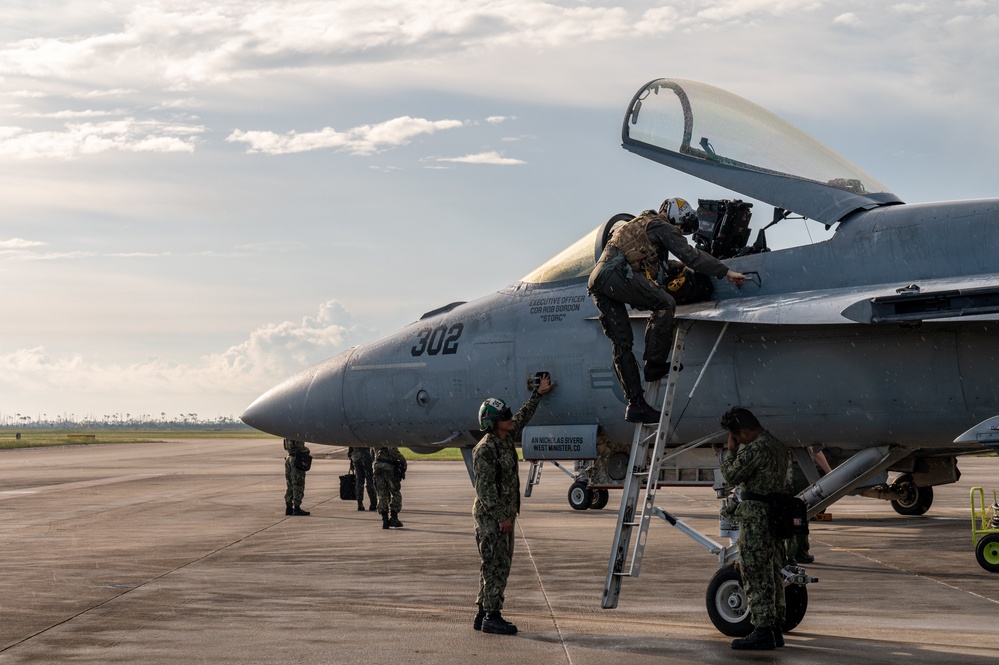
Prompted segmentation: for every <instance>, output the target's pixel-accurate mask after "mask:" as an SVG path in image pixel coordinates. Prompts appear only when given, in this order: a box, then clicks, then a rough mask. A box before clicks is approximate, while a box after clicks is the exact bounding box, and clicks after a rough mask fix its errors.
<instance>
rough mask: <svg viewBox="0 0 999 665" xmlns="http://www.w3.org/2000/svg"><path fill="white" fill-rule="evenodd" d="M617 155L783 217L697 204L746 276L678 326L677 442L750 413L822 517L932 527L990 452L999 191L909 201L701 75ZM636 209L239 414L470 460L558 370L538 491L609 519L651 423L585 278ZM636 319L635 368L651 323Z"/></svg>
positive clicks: (708, 469) (681, 472) (729, 589)
mask: <svg viewBox="0 0 999 665" xmlns="http://www.w3.org/2000/svg"><path fill="white" fill-rule="evenodd" d="M622 142H623V147H624V148H625V150H628V151H629V152H632V153H634V154H636V155H639V156H641V157H645V158H646V159H649V160H652V161H653V162H656V163H658V164H662V165H665V166H668V167H670V168H673V169H677V170H679V171H682V172H685V173H688V174H691V175H694V176H696V177H698V178H701V179H703V180H705V181H709V182H712V183H715V184H716V185H720V186H722V187H724V188H727V189H729V190H731V191H732V192H733V193H734V195H741V196H745V197H747V198H750V199H753V200H756V201H759V202H763V203H766V204H769V205H771V206H773V208H774V214H773V219H772V221H771V222H770V223H769V224H768V225H767V226H766V227H764V228H763V229H760V231H759V232H758V235H757V238H756V240H755V241H754V242H753V243H752V244H750V243H749V236H750V230H749V229H750V220H751V216H752V211H751V208H752V206H751V204H750V203H746V202H743V201H742V200H740V199H736V198H734V197H733V198H732V199H723V200H699V201H698V204H699V205H698V225H697V229H696V231H695V232H694V233H693V238H692V240H693V242H695V244H696V245H697V246H698V247H699V248H701V249H703V250H704V251H707V252H709V253H711V254H713V255H714V256H716V257H718V258H720V259H723V260H724V261H725V263H726V264H727V265H728V266H729V267H730V268H731V269H732V270H735V271H738V272H741V273H744V274H745V275H748V276H749V277H750V279H749V280H748V281H747V282H746V283H744V284H742V285H741V286H739V287H737V286H735V285H732V284H729V283H726V282H724V281H718V282H717V283H715V284H714V285H713V294H712V295H711V296H710V297H709V298H708V299H706V300H702V301H700V302H691V303H688V304H683V305H681V306H680V307H679V308H678V310H677V321H678V325H681V326H684V327H685V331H686V342H685V350H684V356H683V360H682V369H683V371H682V372H680V374H679V378H678V379H677V386H678V387H677V394H678V395H680V401H681V404H679V405H678V408H676V409H675V412H676V414H675V415H674V416H673V418H672V421H671V429H670V432H669V439H668V441H667V445H668V446H670V447H672V448H673V449H678V448H679V447H681V446H683V445H684V444H686V443H687V442H692V441H701V440H707V441H711V434H712V433H716V435H717V430H718V419H719V415H720V414H722V413H723V412H724V411H725V410H726V409H728V408H729V407H731V406H733V405H742V406H745V407H747V408H749V409H750V410H752V411H753V412H754V413H755V414H756V415H757V416H758V417H759V418H760V420H761V422H763V423H764V424H765V426H766V427H767V428H768V429H769V430H771V431H772V432H773V433H774V434H776V435H777V436H778V437H779V438H780V439H781V440H782V441H784V442H785V443H786V444H787V445H788V446H789V447H791V448H792V450H793V451H794V452H795V453H796V454H795V457H796V459H797V460H798V462H799V464H800V465H801V467H802V469H803V470H804V471H805V474H806V476H807V477H808V479H809V481H810V482H812V483H813V484H812V486H811V487H809V488H808V490H806V491H805V492H804V493H803V494H802V496H803V497H804V498H805V499H806V501H807V503H808V505H809V508H810V513H811V514H814V513H815V512H817V511H818V510H821V509H823V508H825V507H826V506H828V505H830V504H831V503H833V502H835V501H836V500H837V499H839V498H841V497H842V496H844V495H846V494H850V493H852V494H858V493H860V494H863V495H865V496H870V497H873V498H878V499H883V500H888V501H890V502H891V504H892V506H893V508H894V509H895V510H896V511H897V512H898V513H900V514H903V515H921V514H923V513H925V512H926V511H927V510H929V508H930V505H931V504H932V500H933V487H934V486H937V485H942V484H946V483H953V482H956V481H957V480H958V479H959V477H960V472H959V470H958V458H959V457H960V456H962V455H966V454H973V453H981V452H983V451H995V450H996V449H997V448H999V272H997V267H999V262H997V260H996V257H997V256H999V232H997V225H999V199H990V200H977V201H956V202H945V203H924V204H905V203H904V202H903V201H901V200H900V199H899V198H898V197H897V196H895V195H894V194H893V193H892V192H891V191H890V190H889V189H888V188H887V187H886V186H885V185H883V184H882V183H880V182H878V181H877V180H876V179H874V178H873V177H872V176H870V175H869V174H867V173H865V172H864V171H863V170H861V169H860V168H858V167H857V166H856V165H854V164H852V163H851V162H850V161H848V160H846V159H845V158H843V157H841V156H840V155H838V154H837V153H835V152H834V151H832V150H831V149H830V148H828V147H826V146H825V145H823V144H821V143H820V142H819V141H817V140H815V139H814V138H812V137H811V136H809V135H808V134H806V133H804V132H802V131H801V130H799V129H798V128H796V127H794V126H793V125H791V124H790V123H788V122H786V121H785V120H783V119H781V118H779V117H778V116H776V115H774V114H772V113H770V112H768V111H766V110H765V109H763V108H761V107H759V106H757V105H755V104H753V103H752V102H749V101H748V100H746V99H743V98H741V97H739V96H736V95H733V94H731V93H728V92H725V91H723V90H720V89H718V88H715V87H712V86H709V85H705V84H703V83H697V82H693V81H685V80H679V79H657V80H655V81H652V82H650V83H648V84H647V85H645V86H643V87H642V88H641V89H640V90H639V91H638V93H637V94H636V95H635V96H634V97H633V98H632V100H631V102H630V103H629V104H628V107H627V110H626V112H625V116H624V122H623V126H622ZM667 195H668V193H667ZM632 217H633V215H632V214H631V213H619V214H615V215H613V216H611V217H610V218H609V219H607V220H606V221H604V222H602V223H600V224H598V225H597V226H596V227H595V228H594V229H592V230H591V231H590V232H589V233H587V234H586V235H584V236H583V237H582V238H580V239H579V240H577V241H576V242H575V243H573V244H571V245H569V246H568V247H567V248H566V249H565V250H564V251H562V252H561V253H559V254H558V255H557V256H555V257H553V258H552V259H551V260H549V261H547V262H545V263H544V264H542V265H541V266H539V267H538V268H537V269H535V270H534V271H532V272H531V273H530V274H528V275H525V276H524V277H522V278H521V279H519V280H516V281H514V282H513V283H512V284H510V285H509V286H508V287H506V288H503V289H501V290H499V291H498V292H496V293H492V294H489V295H486V296H484V297H482V298H479V299H478V300H474V301H472V302H452V303H450V304H447V305H444V306H443V307H440V308H438V309H435V310H432V311H429V312H427V313H425V314H423V315H422V316H421V317H420V318H419V319H418V320H417V321H414V322H413V323H412V324H410V325H408V326H406V327H404V328H402V329H401V330H398V331H396V332H393V333H391V334H389V335H387V336H385V337H383V338H381V339H378V340H376V341H373V342H370V343H367V344H362V345H359V346H356V347H354V348H352V349H349V350H347V351H344V352H343V353H341V354H339V355H337V356H334V357H333V358H330V359H328V360H326V361H324V362H322V363H320V364H318V365H316V366H314V367H311V368H308V369H305V370H304V371H302V372H301V373H300V374H297V375H296V376H293V377H291V378H289V379H288V380H286V381H285V382H283V383H281V384H280V385H278V386H276V387H274V388H273V389H271V390H270V391H268V392H267V393H265V394H264V395H262V396H261V397H259V398H258V399H257V400H256V401H255V402H253V404H251V405H250V406H249V407H248V408H247V409H246V411H245V413H243V415H242V420H243V421H244V422H245V423H247V424H248V425H250V426H252V427H255V428H257V429H259V430H262V431H264V432H268V433H270V434H274V435H276V436H278V437H282V438H290V439H298V440H303V441H309V442H312V443H319V444H333V445H343V446H350V445H354V446H382V445H392V446H408V447H410V448H411V449H413V450H415V451H417V452H433V451H436V450H439V449H440V448H443V447H459V448H461V449H462V452H463V454H464V455H465V459H466V464H468V463H469V458H470V450H471V447H472V446H474V444H475V443H476V442H477V441H478V440H479V438H480V437H481V433H480V432H479V430H478V423H477V418H476V415H477V412H478V407H479V405H480V404H481V402H482V401H483V400H484V399H485V398H487V397H500V398H503V399H506V400H507V401H508V402H510V403H512V404H517V403H519V400H520V399H522V398H523V397H526V394H527V391H529V390H530V389H531V388H532V386H533V385H534V383H535V382H536V381H537V377H538V376H540V375H541V374H542V373H544V372H547V373H549V374H550V375H551V377H553V379H554V380H555V381H556V382H557V384H558V389H557V390H555V391H553V392H552V393H551V394H550V395H548V396H547V397H546V398H545V400H544V401H543V402H542V403H541V406H540V408H539V409H538V411H537V413H536V415H535V417H534V419H533V420H532V422H531V427H530V428H529V429H526V430H525V431H524V434H523V444H522V447H523V450H524V456H525V458H526V459H531V460H534V461H535V464H534V465H532V469H531V474H530V478H529V483H528V485H527V492H528V493H529V492H530V489H531V487H532V485H533V484H534V483H535V482H536V481H537V480H538V479H539V473H540V468H541V467H540V464H541V463H542V462H543V461H544V460H551V461H554V462H555V463H556V464H557V463H558V461H559V460H574V461H575V462H574V467H573V471H571V472H570V471H569V470H568V469H567V468H565V467H563V466H561V465H559V466H560V468H562V469H563V470H564V471H565V472H566V473H567V474H569V475H570V476H572V479H573V481H574V482H573V483H572V485H571V487H570V489H569V494H568V496H569V503H570V504H571V505H572V507H573V508H576V509H579V510H585V509H588V508H601V507H603V506H604V505H606V503H607V501H608V489H612V488H616V487H621V483H622V479H624V478H625V476H626V475H627V474H628V473H629V454H628V453H629V449H630V448H631V442H632V440H633V434H634V433H635V427H636V426H635V425H633V424H631V423H627V422H625V421H624V418H623V415H624V404H625V399H624V395H623V393H622V391H621V389H620V386H619V383H618V381H617V377H616V376H615V374H614V369H613V366H612V362H611V349H610V342H609V341H608V340H607V339H606V337H605V336H604V334H603V332H602V329H601V326H600V323H599V321H598V318H597V311H596V307H595V306H594V304H593V302H592V300H591V299H590V297H589V296H588V294H587V291H586V283H587V277H588V275H589V274H590V271H591V270H592V268H593V267H594V265H595V263H596V260H597V258H598V257H599V256H600V253H601V251H602V250H603V247H604V244H605V243H606V242H607V240H608V238H609V237H610V234H611V233H612V232H613V230H614V229H615V228H616V227H617V225H619V224H622V223H624V222H626V221H627V220H629V219H631V218H632ZM789 219H795V220H800V219H809V220H813V221H814V222H819V223H822V224H824V225H826V227H827V228H829V229H835V232H834V233H833V234H832V235H831V237H830V238H829V239H828V240H825V241H822V242H816V243H814V244H810V245H806V246H800V247H792V248H787V249H779V250H773V251H770V250H769V249H768V247H767V242H766V234H765V232H764V231H765V229H768V228H769V227H770V226H773V225H774V224H788V223H794V222H788V221H785V220H789ZM779 230H780V228H779V227H778V228H777V229H776V231H772V232H771V233H774V232H777V231H779ZM631 316H632V324H633V327H634V330H635V333H636V334H635V339H636V347H637V348H636V353H637V354H641V352H642V348H641V346H642V344H641V339H642V330H643V329H644V326H645V322H646V319H647V317H648V313H647V312H642V311H638V310H635V311H633V312H632V313H631ZM695 388H696V393H695V390H694V389H695ZM636 440H637V439H636ZM714 442H715V443H720V442H721V438H720V437H719V438H716V439H715V441H714ZM816 444H818V445H819V446H821V447H822V448H823V449H824V452H825V455H826V457H827V458H828V460H829V462H830V463H831V464H832V466H833V467H835V469H834V470H833V472H832V473H830V474H828V475H826V476H825V477H822V478H820V474H819V472H818V470H817V469H816V467H815V465H814V464H813V463H812V461H811V458H810V456H809V455H808V453H807V452H806V448H807V447H812V446H815V445H816ZM717 449H718V448H717V447H716V449H715V450H711V449H707V448H705V447H701V448H697V449H693V450H691V451H689V452H687V453H684V454H683V455H681V456H680V457H678V458H676V460H674V461H672V462H670V463H668V464H666V465H665V466H664V468H663V470H662V473H661V474H660V476H659V481H660V483H661V484H667V485H668V484H699V485H712V484H714V483H715V480H716V474H715V470H716V469H717V467H718V456H717ZM889 473H892V474H894V476H893V478H892V479H891V481H890V482H889V480H888V478H889V475H888V474H889ZM623 505H624V503H623V502H622V506H623ZM622 511H624V508H622ZM720 572H724V569H723V571H720ZM729 575H730V576H729V577H728V578H725V577H724V576H722V577H718V576H716V580H714V581H713V582H712V586H709V599H710V589H711V588H714V589H715V592H716V602H715V605H716V608H722V609H721V615H722V616H721V617H720V618H718V619H717V620H716V616H715V615H716V614H718V612H717V611H716V612H715V613H711V612H710V610H711V604H712V603H711V601H710V600H709V614H712V620H713V621H715V625H716V626H718V627H719V629H720V630H722V632H726V633H727V634H730V635H735V634H739V631H741V630H743V629H744V628H745V627H746V626H748V614H747V612H746V610H745V608H744V607H736V606H735V605H733V603H736V605H738V602H739V598H740V596H739V594H740V593H741V591H740V590H739V589H738V574H737V573H736V574H735V578H734V582H733V579H732V578H731V572H730V573H729ZM793 586H794V585H792V588H793ZM726 594H727V595H726ZM789 598H790V596H789ZM798 605H799V607H800V613H801V614H803V613H804V604H803V603H798ZM611 606H612V605H611ZM726 608H727V609H726ZM732 608H735V609H732ZM729 610H731V611H729ZM797 618H798V620H800V616H798V617H797Z"/></svg>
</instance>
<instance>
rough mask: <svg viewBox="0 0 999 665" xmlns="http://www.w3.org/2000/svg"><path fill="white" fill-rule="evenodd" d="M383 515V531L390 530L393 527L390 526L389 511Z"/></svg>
mask: <svg viewBox="0 0 999 665" xmlns="http://www.w3.org/2000/svg"><path fill="white" fill-rule="evenodd" d="M381 515H382V528H383V529H387V528H389V527H390V526H391V525H390V524H389V517H388V511H387V510H386V511H384V512H382V514H381Z"/></svg>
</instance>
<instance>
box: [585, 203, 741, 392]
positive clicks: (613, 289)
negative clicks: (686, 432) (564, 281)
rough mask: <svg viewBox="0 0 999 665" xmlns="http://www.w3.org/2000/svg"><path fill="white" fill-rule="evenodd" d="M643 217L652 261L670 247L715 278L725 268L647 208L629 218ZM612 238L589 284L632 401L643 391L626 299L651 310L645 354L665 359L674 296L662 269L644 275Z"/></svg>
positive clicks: (639, 219) (650, 360)
mask: <svg viewBox="0 0 999 665" xmlns="http://www.w3.org/2000/svg"><path fill="white" fill-rule="evenodd" d="M646 222H647V224H648V225H647V226H646V234H647V235H648V239H649V241H650V242H651V243H652V246H653V247H654V248H655V251H656V252H657V254H658V261H656V263H658V264H665V262H666V260H667V255H668V253H672V254H673V255H674V256H676V257H678V258H679V259H680V260H681V261H683V263H684V264H686V265H687V266H689V267H690V268H691V269H693V270H695V271H697V272H699V273H703V274H706V275H710V276H712V277H717V278H719V279H720V278H722V277H725V275H727V274H728V267H726V265H725V264H724V263H722V262H721V261H719V260H718V259H716V258H714V257H713V256H711V255H710V254H707V253H705V252H702V251H700V250H699V249H697V248H695V247H692V246H691V245H690V244H689V243H688V242H687V240H686V238H684V237H683V234H682V233H680V231H679V229H677V228H676V227H675V226H673V224H671V223H670V222H669V221H668V220H667V219H666V218H665V217H662V216H660V215H658V214H657V213H655V212H653V211H646V212H644V213H642V214H641V215H639V216H638V217H636V218H635V219H633V220H632V221H630V222H628V224H633V223H646ZM616 235H617V234H616V233H615V236H616ZM613 242H614V237H612V238H611V240H610V241H608V243H607V245H606V246H605V247H604V251H603V253H601V255H600V259H599V260H598V261H597V265H596V267H594V268H593V271H592V272H591V273H590V280H589V284H588V285H587V289H588V291H589V292H590V295H591V296H592V297H593V302H594V303H596V305H597V310H599V312H600V325H601V326H603V329H604V334H605V335H606V336H607V338H608V339H610V341H611V349H612V353H613V357H614V371H615V372H616V373H617V377H618V380H619V381H620V382H621V387H622V388H623V389H624V394H625V396H626V397H627V398H628V401H634V400H638V399H641V398H642V396H643V394H644V391H643V390H642V380H641V375H640V374H639V372H638V363H637V361H636V360H635V355H634V354H633V353H632V351H631V348H632V344H633V343H634V340H635V335H634V333H633V332H632V330H631V322H630V321H629V320H628V308H627V306H626V305H633V306H635V307H639V308H641V309H648V310H651V311H652V317H651V318H650V319H649V322H648V324H646V326H645V355H644V360H645V361H646V362H647V363H654V364H665V363H666V361H667V360H668V359H669V354H670V347H671V346H672V339H671V337H672V334H673V313H674V312H675V311H676V302H675V300H674V299H673V296H671V295H670V293H669V291H668V290H667V289H666V287H665V286H662V285H661V284H660V280H661V279H662V276H661V275H658V274H652V275H647V274H645V273H644V272H643V271H640V270H635V269H634V268H632V267H631V266H630V265H629V264H628V261H627V260H626V259H625V256H624V254H623V253H622V252H621V251H620V249H618V247H616V246H615V245H614V244H613ZM657 270H658V269H657Z"/></svg>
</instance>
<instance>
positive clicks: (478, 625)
mask: <svg viewBox="0 0 999 665" xmlns="http://www.w3.org/2000/svg"><path fill="white" fill-rule="evenodd" d="M478 607H479V611H478V612H476V613H475V620H474V621H472V628H474V629H475V630H482V620H483V619H485V618H486V610H485V608H484V607H482V603H479V605H478Z"/></svg>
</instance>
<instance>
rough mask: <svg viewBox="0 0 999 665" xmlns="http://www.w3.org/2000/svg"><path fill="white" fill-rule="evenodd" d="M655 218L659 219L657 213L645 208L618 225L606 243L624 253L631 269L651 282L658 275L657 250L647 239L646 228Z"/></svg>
mask: <svg viewBox="0 0 999 665" xmlns="http://www.w3.org/2000/svg"><path fill="white" fill-rule="evenodd" d="M656 219H660V215H659V213H657V212H654V211H652V210H646V211H645V212H643V213H642V214H641V215H639V216H638V217H636V218H634V219H633V220H631V221H630V222H627V223H625V224H624V225H623V226H620V227H619V228H618V229H617V230H615V231H614V234H613V235H611V237H610V240H608V241H607V244H608V245H611V246H613V247H615V248H617V251H619V252H621V254H623V255H624V260H625V261H627V262H628V265H630V266H631V269H632V270H634V271H635V272H639V273H643V274H644V275H645V276H646V277H648V278H649V279H650V280H652V281H653V282H654V281H656V278H657V277H658V276H659V268H660V262H659V252H658V251H657V250H656V247H655V245H653V244H652V241H651V240H649V234H648V233H647V232H646V229H647V228H648V226H649V223H650V222H652V221H653V220H656Z"/></svg>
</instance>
